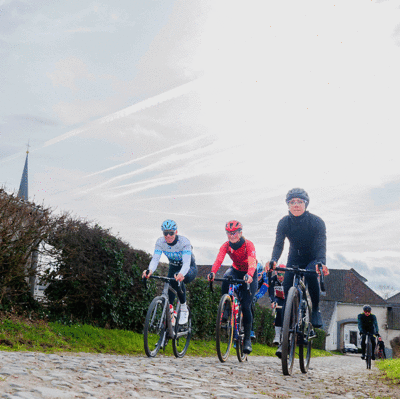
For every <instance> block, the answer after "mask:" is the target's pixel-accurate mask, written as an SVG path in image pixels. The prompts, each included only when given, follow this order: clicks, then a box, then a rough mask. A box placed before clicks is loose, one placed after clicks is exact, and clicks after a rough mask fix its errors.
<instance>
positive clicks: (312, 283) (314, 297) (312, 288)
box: [283, 266, 319, 309]
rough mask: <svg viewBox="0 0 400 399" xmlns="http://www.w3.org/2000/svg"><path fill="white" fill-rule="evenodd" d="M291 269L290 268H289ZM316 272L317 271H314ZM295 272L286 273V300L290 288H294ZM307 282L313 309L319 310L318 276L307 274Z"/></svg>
mask: <svg viewBox="0 0 400 399" xmlns="http://www.w3.org/2000/svg"><path fill="white" fill-rule="evenodd" d="M287 267H290V266H287ZM314 270H315V269H314ZM293 276H294V274H293V272H289V271H287V272H285V279H284V280H283V290H284V292H285V298H287V295H288V292H289V289H290V287H292V286H293ZM305 280H306V283H307V286H308V292H309V294H310V298H311V303H312V307H313V309H318V306H319V282H318V276H317V274H305Z"/></svg>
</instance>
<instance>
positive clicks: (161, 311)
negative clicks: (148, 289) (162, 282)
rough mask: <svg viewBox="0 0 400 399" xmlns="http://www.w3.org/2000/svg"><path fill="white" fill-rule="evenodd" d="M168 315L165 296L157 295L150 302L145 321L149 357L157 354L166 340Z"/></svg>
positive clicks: (144, 337) (145, 347)
mask: <svg viewBox="0 0 400 399" xmlns="http://www.w3.org/2000/svg"><path fill="white" fill-rule="evenodd" d="M168 316H169V314H168ZM166 317H167V312H166V303H165V298H163V297H162V296H157V297H155V298H154V299H153V300H152V302H151V303H150V306H149V309H148V311H147V315H146V320H145V322H144V329H143V341H144V351H145V352H146V355H147V356H148V357H154V356H156V355H157V353H158V351H159V350H160V348H161V345H162V344H163V340H165V335H166V325H167V321H166Z"/></svg>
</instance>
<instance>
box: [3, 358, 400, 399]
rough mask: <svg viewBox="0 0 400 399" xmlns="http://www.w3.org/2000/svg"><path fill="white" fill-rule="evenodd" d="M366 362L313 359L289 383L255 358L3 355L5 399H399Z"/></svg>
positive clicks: (273, 361) (274, 362)
mask: <svg viewBox="0 0 400 399" xmlns="http://www.w3.org/2000/svg"><path fill="white" fill-rule="evenodd" d="M377 373H378V371H377V369H375V368H374V367H373V369H372V370H366V368H365V362H363V361H361V359H360V358H359V356H356V355H346V356H331V357H324V358H312V359H311V366H310V370H309V372H308V373H307V374H302V373H301V372H300V369H299V368H298V364H296V365H295V371H294V374H293V375H292V376H283V375H282V370H281V364H280V361H279V359H277V358H274V357H256V356H250V357H249V360H248V361H247V362H244V363H239V362H238V361H237V359H236V357H233V356H232V357H231V358H229V359H228V361H227V362H226V363H223V364H222V363H220V362H219V361H218V359H217V357H216V356H215V357H208V358H202V357H191V356H186V357H184V358H183V359H176V358H174V357H166V356H163V355H158V356H157V357H156V358H153V359H149V358H147V357H145V356H115V355H97V354H87V353H79V354H60V355H54V354H51V355H46V354H43V353H26V352H0V398H6V399H22V398H25V399H56V398H68V399H69V398H91V399H102V398H104V399H109V398H110V399H111V398H112V399H113V398H188V397H190V398H194V399H204V398H215V399H217V398H218V399H224V398H227V399H235V398H241V399H244V398H254V399H258V398H263V399H268V398H274V399H285V398H291V399H303V398H319V399H339V398H341V399H342V398H345V399H356V398H377V397H380V398H400V390H399V389H397V388H396V387H389V386H387V385H385V384H384V383H382V382H380V381H379V380H378V379H376V378H375V377H376V375H377Z"/></svg>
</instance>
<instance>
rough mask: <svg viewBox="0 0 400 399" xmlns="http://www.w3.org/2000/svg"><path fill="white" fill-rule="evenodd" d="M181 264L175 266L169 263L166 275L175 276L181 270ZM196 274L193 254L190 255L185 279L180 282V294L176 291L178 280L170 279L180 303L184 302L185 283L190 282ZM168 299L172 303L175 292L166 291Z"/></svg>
mask: <svg viewBox="0 0 400 399" xmlns="http://www.w3.org/2000/svg"><path fill="white" fill-rule="evenodd" d="M181 268H182V267H181V266H175V265H171V264H170V265H169V270H168V277H170V278H172V277H174V276H175V274H176V273H179V272H180V270H181ZM196 276H197V266H196V262H195V260H194V256H193V255H192V261H191V263H190V269H189V271H188V272H187V273H186V275H185V279H184V280H183V282H182V284H181V290H182V294H179V292H178V282H177V281H171V283H170V284H171V287H172V288H173V289H174V290H175V291H176V292H177V293H178V298H179V302H180V303H185V302H186V287H185V284H189V283H190V282H192V281H193V280H194V279H195V278H196ZM168 299H169V303H170V304H173V303H174V301H175V294H174V293H173V292H172V291H168Z"/></svg>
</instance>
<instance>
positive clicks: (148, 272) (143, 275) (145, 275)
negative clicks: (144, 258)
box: [142, 269, 153, 278]
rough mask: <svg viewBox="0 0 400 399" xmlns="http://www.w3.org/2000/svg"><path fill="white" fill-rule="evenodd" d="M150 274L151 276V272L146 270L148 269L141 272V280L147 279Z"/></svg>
mask: <svg viewBox="0 0 400 399" xmlns="http://www.w3.org/2000/svg"><path fill="white" fill-rule="evenodd" d="M152 274H153V272H152V271H150V270H148V269H147V270H143V273H142V278H149V277H150V276H151V275H152Z"/></svg>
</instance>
